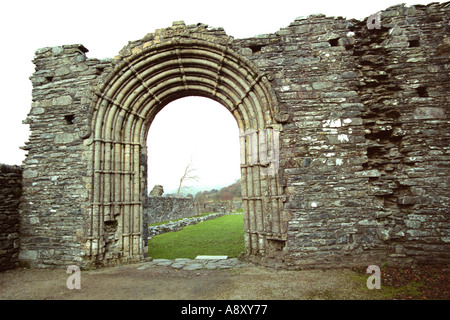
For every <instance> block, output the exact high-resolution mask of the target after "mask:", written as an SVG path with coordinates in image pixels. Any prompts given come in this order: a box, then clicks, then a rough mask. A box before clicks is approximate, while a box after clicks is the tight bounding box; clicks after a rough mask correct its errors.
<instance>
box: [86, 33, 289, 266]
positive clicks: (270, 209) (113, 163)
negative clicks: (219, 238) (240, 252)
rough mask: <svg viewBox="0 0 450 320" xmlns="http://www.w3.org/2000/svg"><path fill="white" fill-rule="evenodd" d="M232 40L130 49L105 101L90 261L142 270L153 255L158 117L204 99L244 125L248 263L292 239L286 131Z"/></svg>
mask: <svg viewBox="0 0 450 320" xmlns="http://www.w3.org/2000/svg"><path fill="white" fill-rule="evenodd" d="M231 40H232V39H231V38H229V37H215V36H209V37H204V36H203V35H202V37H195V35H194V36H193V35H191V36H188V37H186V35H183V36H180V35H169V36H168V37H167V38H166V39H164V40H163V41H156V40H152V41H149V42H147V43H144V45H141V46H140V47H134V48H130V51H131V53H132V54H130V55H128V56H127V57H125V58H123V59H122V61H120V62H119V63H118V64H117V65H116V68H115V69H114V71H113V72H112V73H110V74H109V75H108V77H107V78H105V79H104V80H103V81H102V84H101V85H100V86H99V87H98V89H97V90H96V92H95V95H96V98H95V101H94V102H93V104H92V106H93V110H94V113H93V118H92V132H93V136H92V137H91V139H92V143H91V145H90V155H91V156H92V167H91V169H92V186H91V194H90V208H89V209H88V210H87V212H88V213H87V215H86V220H85V223H86V224H85V226H86V228H85V230H86V231H87V237H86V242H85V243H84V250H85V256H88V257H90V259H91V261H96V262H101V263H102V264H104V263H111V262H118V261H121V262H124V261H136V260H139V259H141V258H142V257H143V256H144V255H145V254H146V252H144V240H145V239H143V236H142V235H143V229H142V228H143V223H142V218H143V207H142V201H143V192H144V190H145V189H146V186H145V172H144V171H145V165H144V162H145V161H143V159H146V152H147V149H146V140H147V133H148V130H149V127H150V125H151V123H152V120H153V119H154V117H155V116H156V114H157V113H158V112H159V111H160V110H161V109H162V108H163V107H164V106H165V105H167V104H168V103H170V102H171V101H173V100H175V99H178V98H181V97H185V96H203V97H207V98H210V99H213V100H215V101H217V102H219V103H220V104H222V105H223V106H224V107H225V108H227V109H228V110H229V111H230V112H231V114H232V115H233V116H234V118H235V119H236V121H237V124H238V127H239V131H240V145H241V177H242V195H243V207H244V228H245V234H246V235H245V243H246V254H247V255H249V256H264V255H265V254H266V252H267V250H268V248H269V247H271V246H272V247H273V246H275V247H276V248H278V249H279V247H280V245H281V246H283V245H284V241H285V240H286V224H287V223H286V218H285V217H283V210H282V209H283V195H282V192H283V190H282V187H281V186H280V185H279V179H278V170H277V169H278V167H277V165H278V163H276V161H277V159H275V156H276V155H277V153H278V144H277V141H278V135H279V132H280V131H281V124H280V123H279V121H277V120H276V119H280V117H281V116H280V114H279V110H278V107H277V103H276V99H275V96H274V94H273V91H272V89H271V86H270V83H269V81H270V76H269V75H266V74H261V73H260V72H259V71H258V70H257V68H256V67H255V66H254V65H253V64H252V63H251V62H250V61H249V60H247V59H246V58H244V57H242V56H240V55H239V54H237V53H236V52H233V50H231V49H230V43H231Z"/></svg>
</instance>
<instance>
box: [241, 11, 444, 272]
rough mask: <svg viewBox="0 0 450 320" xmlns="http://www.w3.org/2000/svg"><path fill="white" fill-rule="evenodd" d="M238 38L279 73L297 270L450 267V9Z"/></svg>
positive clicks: (263, 65)
mask: <svg viewBox="0 0 450 320" xmlns="http://www.w3.org/2000/svg"><path fill="white" fill-rule="evenodd" d="M380 20H381V21H380V22H381V27H380V28H379V29H377V28H375V29H371V30H369V28H368V26H367V23H366V21H357V20H346V19H343V18H332V17H326V16H324V15H313V16H309V17H308V18H299V19H297V20H295V21H294V22H293V23H291V24H290V25H289V26H288V27H286V28H282V29H281V30H280V31H278V32H277V33H276V34H270V35H263V36H261V37H258V38H251V39H242V40H238V41H236V47H235V48H236V50H241V52H242V54H246V55H247V56H248V57H249V59H251V60H252V61H254V62H255V63H256V64H257V65H258V66H259V67H260V69H261V70H262V71H264V72H270V73H272V74H274V77H275V79H274V87H275V90H276V92H277V97H278V99H279V102H280V103H281V104H282V106H283V107H284V110H285V111H286V112H288V113H289V114H290V119H291V121H290V122H289V123H288V124H286V125H284V131H283V132H282V136H281V143H282V147H281V156H280V158H281V165H280V166H281V167H282V172H283V177H284V178H283V181H282V183H283V185H284V187H285V190H286V193H287V196H288V199H287V201H286V206H285V210H287V211H288V213H289V216H290V219H289V234H288V240H287V243H286V244H285V247H284V249H283V252H281V250H282V245H284V244H281V245H280V247H279V250H280V252H279V253H280V255H282V256H284V258H282V259H285V263H286V264H287V265H302V266H320V265H333V266H340V265H352V264H364V263H371V262H374V261H378V262H377V263H380V262H379V261H385V262H391V263H397V264H410V263H440V262H448V261H449V250H448V249H449V240H450V238H449V231H450V230H449V225H448V213H449V209H448V208H449V200H450V197H449V194H450V192H449V185H448V178H446V176H447V177H448V174H449V147H448V141H449V140H448V139H449V135H450V131H449V126H448V124H449V120H448V110H449V98H448V92H449V85H450V79H449V74H448V67H449V60H448V59H449V53H450V51H449V50H450V38H448V32H449V31H450V30H449V27H448V21H449V3H444V4H437V3H434V4H430V5H428V6H421V5H417V6H412V7H405V6H395V7H391V8H388V9H387V10H385V11H383V12H381V15H380Z"/></svg>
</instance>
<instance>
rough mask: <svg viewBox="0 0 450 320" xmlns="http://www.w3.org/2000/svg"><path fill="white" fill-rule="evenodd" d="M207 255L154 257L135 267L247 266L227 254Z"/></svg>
mask: <svg viewBox="0 0 450 320" xmlns="http://www.w3.org/2000/svg"><path fill="white" fill-rule="evenodd" d="M209 257H211V258H209V259H187V258H178V259H174V260H170V259H154V260H152V261H149V262H145V263H144V264H142V265H140V266H139V267H138V268H137V269H138V270H145V269H148V268H151V267H153V266H159V267H162V266H165V267H170V268H174V269H182V270H190V271H193V270H200V269H208V270H214V269H230V268H242V267H247V266H249V264H248V263H246V262H243V261H239V260H238V259H237V258H228V257H227V256H209ZM217 257H219V258H217ZM220 257H222V258H220ZM223 257H226V259H225V258H223Z"/></svg>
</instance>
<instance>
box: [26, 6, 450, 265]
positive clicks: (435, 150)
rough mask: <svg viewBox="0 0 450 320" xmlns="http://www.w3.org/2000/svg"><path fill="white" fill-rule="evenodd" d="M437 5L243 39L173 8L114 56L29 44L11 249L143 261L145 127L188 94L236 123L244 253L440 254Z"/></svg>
mask: <svg viewBox="0 0 450 320" xmlns="http://www.w3.org/2000/svg"><path fill="white" fill-rule="evenodd" d="M449 15H450V4H449V3H448V2H446V3H432V4H429V5H426V6H425V5H414V6H411V7H407V6H404V5H399V6H394V7H390V8H388V9H386V10H384V11H382V12H381V13H380V14H379V21H378V23H379V26H378V27H374V25H375V26H376V24H374V23H373V24H370V23H368V22H367V20H368V19H365V20H363V21H359V20H354V19H350V20H349V19H345V18H342V17H326V16H324V15H311V16H309V17H305V18H298V19H295V21H293V22H291V23H290V24H289V26H287V27H284V28H281V29H280V30H279V31H277V32H275V33H273V34H265V35H260V36H256V37H253V38H248V39H234V38H232V37H230V36H228V35H227V34H226V33H225V31H224V30H223V29H221V28H210V27H208V26H206V25H204V24H197V25H185V24H184V23H183V22H176V23H174V24H173V26H172V27H168V28H166V29H160V30H156V31H155V32H154V33H150V34H147V35H146V36H145V37H144V38H143V39H141V40H137V41H133V42H130V43H129V44H128V45H126V46H125V47H124V48H123V50H121V51H120V53H119V55H118V56H116V57H115V58H114V59H106V60H98V59H94V58H88V57H87V56H86V53H87V52H88V50H87V49H86V48H85V47H84V46H83V45H79V44H76V45H63V46H60V47H52V48H49V47H47V48H41V49H39V50H37V51H36V55H35V58H34V60H33V62H34V64H35V66H36V71H35V73H34V74H33V75H32V77H31V81H32V84H33V92H32V94H33V95H32V100H33V101H32V106H31V111H30V113H29V115H28V117H27V118H26V120H25V123H26V124H29V126H30V130H31V135H30V137H29V141H28V142H27V143H26V146H25V147H24V149H25V150H28V154H27V157H26V159H25V161H24V163H23V194H22V200H21V205H20V255H19V260H20V261H22V262H26V263H28V264H30V265H31V266H32V267H56V266H61V267H67V266H68V265H70V264H77V265H80V266H82V267H86V266H89V265H90V266H97V265H111V264H117V263H124V262H128V261H139V260H140V259H142V258H143V257H144V256H145V255H146V252H144V250H143V248H144V247H145V241H146V239H145V238H144V236H143V231H142V229H143V226H142V224H143V223H142V221H143V210H142V201H143V199H144V196H143V195H145V194H146V193H147V190H146V187H145V186H146V170H147V169H146V154H147V146H146V142H145V137H146V132H147V131H148V128H149V126H150V125H151V122H152V120H153V118H154V116H155V115H156V114H157V112H158V111H159V110H161V109H162V108H163V107H164V106H165V105H166V104H168V103H169V102H171V101H173V100H175V99H178V98H180V97H183V96H189V95H200V96H205V97H209V98H211V99H214V100H216V101H218V102H220V103H221V104H222V105H223V106H224V107H226V108H227V109H228V110H229V111H230V112H231V114H232V115H233V116H234V117H235V118H236V121H237V123H238V126H239V128H240V131H241V133H245V134H243V135H242V136H241V154H242V155H241V173H242V195H243V208H244V224H245V233H246V236H245V242H246V257H247V258H248V259H249V260H252V261H260V262H263V263H269V264H270V263H271V262H274V263H277V264H280V265H282V266H284V267H286V268H303V267H340V266H352V265H368V264H377V265H381V264H383V263H392V264H398V265H410V264H425V263H428V264H429V263H448V262H449V258H450V255H449V242H450V234H449V223H448V214H449V201H450V190H449V176H450V175H449V167H450V166H449V159H450V155H449V152H450V149H449V135H450V131H449V117H448V115H449V95H448V92H449V80H450V79H449V67H450V62H449V55H450V37H449V34H450V27H449ZM375 18H376V17H375ZM375 20H376V19H375ZM369 26H370V27H371V28H369ZM248 132H252V133H251V134H248ZM267 132H270V133H271V134H272V135H271V136H269V135H266V136H265V134H266V133H267ZM274 132H275V133H277V134H278V133H279V136H277V137H278V138H279V150H269V149H270V148H273V146H274V145H275V144H274V142H275V140H273V139H275V138H274V137H275V135H274V134H273V133H274ZM271 139H272V140H271ZM254 148H256V150H259V153H258V154H260V153H261V152H276V151H279V163H278V167H277V169H278V170H277V171H276V173H275V174H267V172H265V171H264V168H266V167H267V166H268V163H263V161H254V160H255V159H251V160H252V161H250V160H249V157H250V156H251V152H250V150H254ZM258 148H259V149H258Z"/></svg>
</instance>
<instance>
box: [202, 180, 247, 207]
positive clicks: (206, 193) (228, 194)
mask: <svg viewBox="0 0 450 320" xmlns="http://www.w3.org/2000/svg"><path fill="white" fill-rule="evenodd" d="M195 199H196V200H197V201H198V202H210V201H221V200H240V199H241V180H240V179H239V180H237V181H236V182H235V183H233V184H231V185H229V186H226V187H223V188H220V189H211V190H203V191H199V192H197V193H196V194H195Z"/></svg>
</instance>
